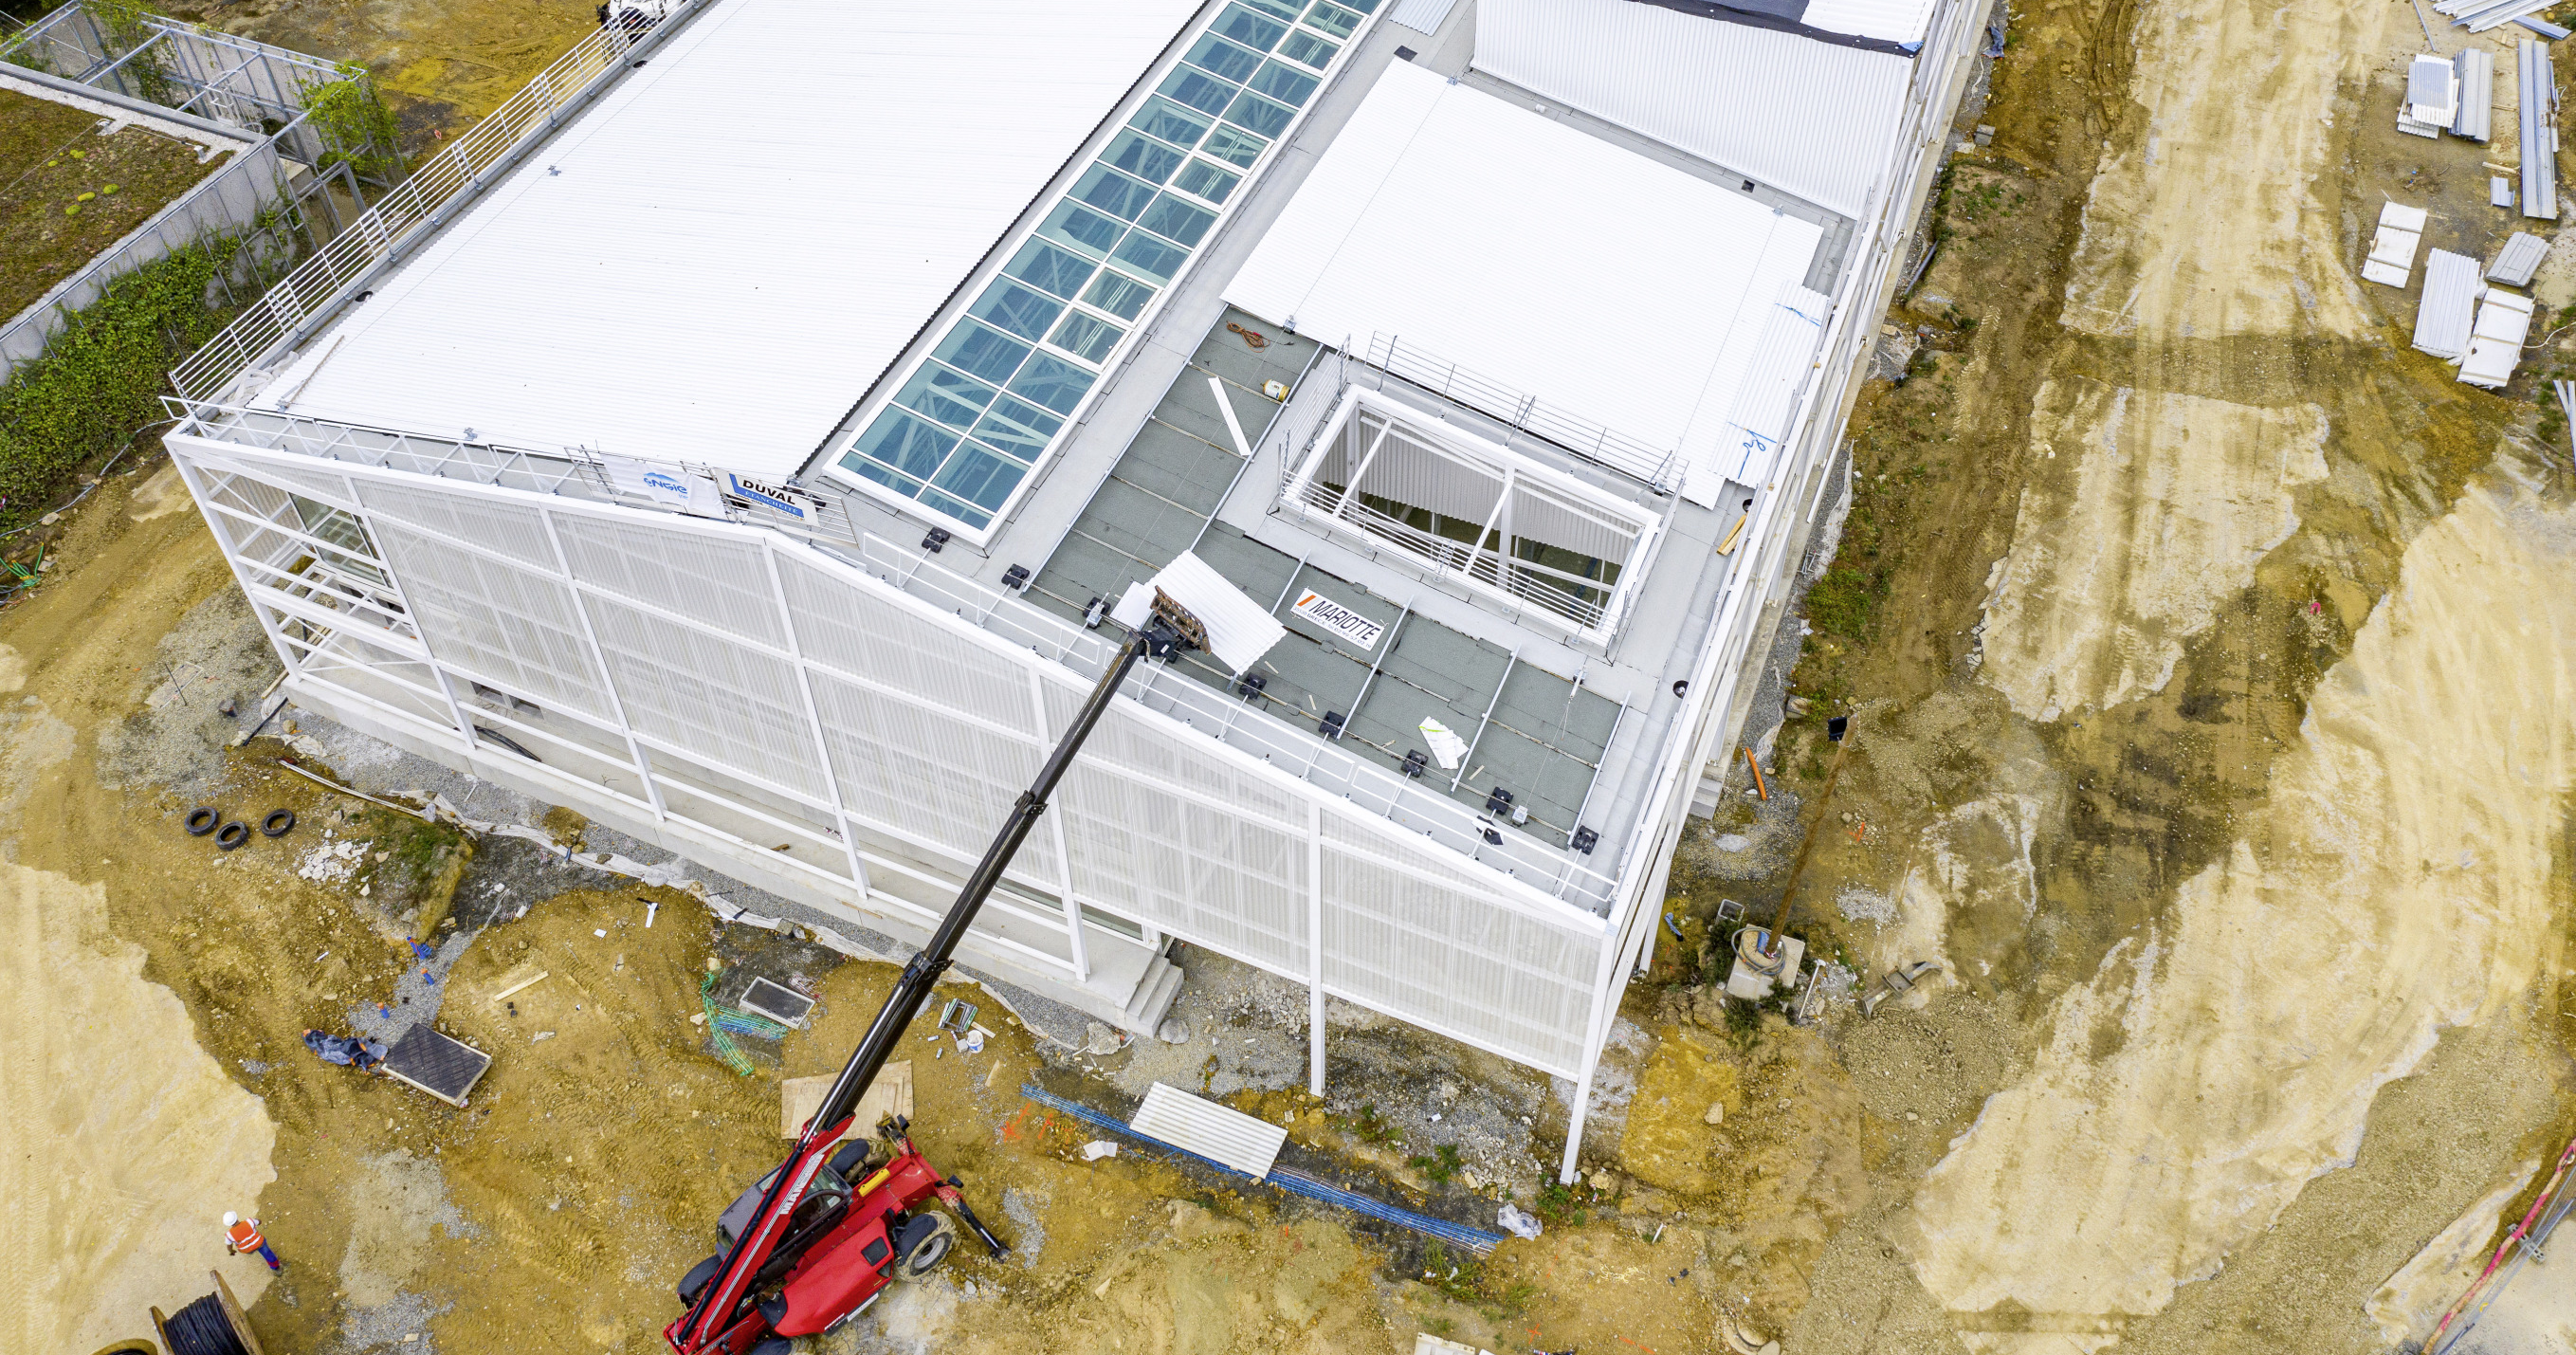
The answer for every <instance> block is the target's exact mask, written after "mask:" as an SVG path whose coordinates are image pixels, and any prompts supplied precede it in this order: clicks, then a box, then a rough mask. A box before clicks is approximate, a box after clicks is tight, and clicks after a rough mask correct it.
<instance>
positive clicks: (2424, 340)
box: [2415, 249, 2486, 359]
mask: <svg viewBox="0 0 2576 1355" xmlns="http://www.w3.org/2000/svg"><path fill="white" fill-rule="evenodd" d="M2485 290H2486V284H2485V283H2483V282H2481V281H2479V280H2478V261H2477V260H2475V259H2472V258H2470V257H2469V256H2467V255H2465V254H2454V253H2452V252H2451V251H2449V250H2447V249H2437V250H2434V251H2433V252H2432V253H2430V254H2427V255H2425V256H2424V300H2423V304H2421V305H2419V306H2417V307H2416V309H2415V347H2416V348H2417V349H2418V350H2419V351H2421V352H2426V353H2430V354H2432V355H2433V356H2435V357H2437V358H2449V359H2457V358H2459V357H2460V356H2461V355H2463V354H2465V353H2467V352H2468V351H2469V331H2470V326H2471V321H2472V320H2473V319H2474V318H2475V314H2476V310H2477V303H2478V293H2480V292H2482V291H2485Z"/></svg>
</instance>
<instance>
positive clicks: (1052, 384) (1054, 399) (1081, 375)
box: [1011, 353, 1093, 414]
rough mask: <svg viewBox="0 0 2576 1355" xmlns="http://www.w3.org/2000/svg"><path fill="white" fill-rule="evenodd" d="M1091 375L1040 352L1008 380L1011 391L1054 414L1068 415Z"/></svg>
mask: <svg viewBox="0 0 2576 1355" xmlns="http://www.w3.org/2000/svg"><path fill="white" fill-rule="evenodd" d="M1092 380H1093V377H1092V374H1091V373H1089V372H1086V371H1084V370H1083V369H1081V368H1079V367H1076V366H1074V365H1073V364H1072V363H1070V362H1067V361H1065V360H1064V359H1062V358H1055V357H1049V356H1047V355H1046V354H1044V353H1040V354H1038V355H1037V357H1035V358H1034V359H1032V360H1031V361H1030V362H1029V365H1028V366H1027V367H1026V368H1024V369H1023V370H1022V371H1021V372H1020V376H1019V379H1018V380H1016V381H1013V382H1012V383H1011V393H1012V394H1014V395H1021V396H1026V397H1027V398H1029V399H1030V400H1032V401H1035V402H1036V403H1038V404H1041V405H1044V406H1046V407H1047V408H1049V409H1052V410H1054V411H1055V412H1056V413H1058V414H1071V413H1072V412H1073V407H1074V406H1075V405H1078V404H1081V403H1082V393H1083V392H1084V391H1087V390H1090V389H1091V382H1092Z"/></svg>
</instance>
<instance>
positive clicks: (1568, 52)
mask: <svg viewBox="0 0 2576 1355" xmlns="http://www.w3.org/2000/svg"><path fill="white" fill-rule="evenodd" d="M1810 12H1811V13H1812V12H1813V11H1812V9H1811V10H1810ZM1919 33H1920V30H1919V29H1918V30H1917V34H1918V36H1919ZM1921 59H1923V58H1921V57H1907V56H1900V55H1897V54H1895V53H1891V52H1875V51H1864V50H1862V49H1859V48H1856V47H1840V46H1836V45H1834V44H1832V43H1827V42H1818V41H1816V40H1814V39H1812V38H1808V37H1803V36H1801V35H1799V34H1796V33H1782V32H1775V31H1773V30H1770V29H1766V28H1754V27H1750V26H1747V25H1744V24H1738V23H1728V22H1725V21H1723V20H1718V19H1708V18H1702V17H1700V16H1698V15H1695V14H1685V13H1682V12H1680V11H1678V10H1674V9H1667V8H1664V7H1662V6H1660V5H1653V4H1645V3H1642V2H1641V0H1480V3H1479V4H1478V5H1477V6H1476V58H1475V60H1476V69H1478V70H1481V71H1485V72H1488V73H1490V74H1492V75H1493V76H1495V77H1496V78H1497V79H1501V80H1508V81H1510V82H1511V83H1513V84H1515V85H1518V86H1520V87H1521V88H1523V89H1526V90H1528V91H1530V92H1531V93H1533V94H1537V95H1541V96H1543V97H1545V98H1548V99H1551V100H1554V101H1556V102H1558V103H1563V104H1569V105H1571V106H1573V107H1575V108H1579V109H1582V110H1583V111H1584V112H1586V113H1590V114H1592V115H1593V116H1594V117H1597V118H1601V119H1603V120H1604V121H1607V122H1613V123H1617V124H1618V125H1620V126H1622V127H1625V128H1628V129H1629V130H1631V131H1634V132H1636V133H1638V134H1639V135H1641V136H1648V137H1652V138H1654V139H1655V140H1657V141H1661V142H1663V143H1664V144H1666V145H1668V146H1672V147H1675V148H1677V149H1680V150H1684V151H1688V152H1690V153H1691V154H1692V155H1695V156H1698V157H1700V158H1701V159H1703V160H1706V161H1708V162H1709V163H1711V164H1714V165H1717V166H1720V167H1722V168H1725V169H1730V170H1733V171H1735V172H1736V173H1739V174H1742V175H1744V176H1746V177H1748V178H1751V179H1756V180H1759V181H1760V182H1762V183H1766V184H1769V185H1771V186H1772V187H1775V188H1778V189H1780V190H1781V191H1783V192H1786V193H1789V194H1792V195H1794V196H1797V197H1800V198H1804V199H1806V200H1807V201H1809V202H1812V203H1814V204H1816V205H1817V206H1819V207H1822V208H1824V209H1825V210H1827V211H1830V212H1833V213H1835V214H1837V215H1840V216H1847V217H1858V216H1861V215H1863V214H1864V212H1865V211H1866V210H1867V209H1868V207H1869V204H1870V201H1871V197H1870V195H1871V191H1872V190H1873V189H1876V188H1877V187H1879V186H1880V185H1881V183H1882V182H1883V181H1884V179H1885V175H1886V170H1887V165H1888V160H1889V157H1890V155H1891V154H1892V153H1894V152H1895V151H1896V149H1897V147H1898V146H1899V145H1900V144H1902V142H1901V139H1900V138H1899V137H1898V135H1897V131H1898V125H1899V123H1901V122H1902V121H1903V119H1904V114H1905V109H1906V106H1907V104H1908V102H1909V101H1910V100H1911V99H1912V98H1914V97H1915V94H1916V91H1915V89H1914V76H1915V66H1916V63H1917V61H1919V60H1921ZM1934 74H1935V76H1936V77H1940V76H1941V75H1942V73H1940V72H1935V73H1934Z"/></svg>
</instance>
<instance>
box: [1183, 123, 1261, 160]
mask: <svg viewBox="0 0 2576 1355" xmlns="http://www.w3.org/2000/svg"><path fill="white" fill-rule="evenodd" d="M1269 145H1270V143H1269V142H1267V141H1264V140H1262V139H1261V138H1259V137H1257V136H1254V135H1253V134H1252V133H1250V132H1246V131H1241V130H1239V129H1236V128H1233V127H1219V128H1217V129H1216V135H1215V136H1212V137H1209V138H1208V143H1207V145H1206V146H1204V147H1201V148H1200V149H1201V150H1202V152H1203V153H1205V154H1208V155H1213V156H1215V157H1216V158H1217V159H1219V160H1223V161H1224V162H1226V163H1227V164H1229V165H1241V166H1244V167H1245V168H1250V167H1251V164H1252V162H1253V161H1255V160H1258V159H1260V158H1261V152H1262V151H1263V150H1264V149H1266V148H1267V147H1268V146H1269Z"/></svg>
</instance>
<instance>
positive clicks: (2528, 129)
mask: <svg viewBox="0 0 2576 1355" xmlns="http://www.w3.org/2000/svg"><path fill="white" fill-rule="evenodd" d="M2515 46H2516V48H2517V50H2516V51H2515V53H2514V58H2515V62H2514V72H2515V77H2516V78H2515V85H2516V88H2517V89H2518V90H2519V92H2520V96H2521V97H2520V99H2519V100H2518V102H2519V104H2520V112H2521V114H2522V141H2521V155H2522V214H2523V215H2524V216H2528V217H2536V218H2538V219H2540V220H2542V221H2556V220H2557V219H2558V79H2557V76H2556V74H2555V73H2554V72H2552V71H2551V70H2550V67H2549V44H2548V43H2545V42H2541V41H2538V40H2536V39H2532V38H2524V39H2522V40H2521V41H2520V42H2519V43H2517V44H2515Z"/></svg>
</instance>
